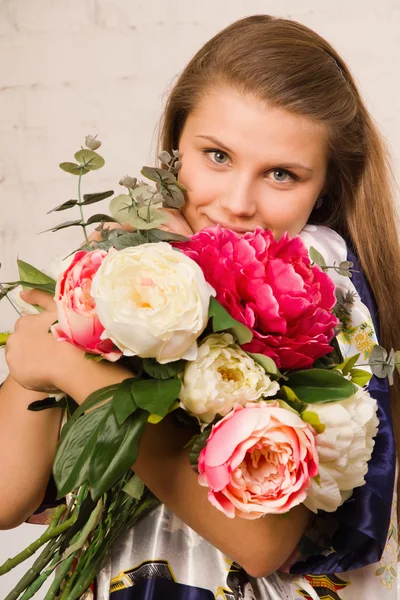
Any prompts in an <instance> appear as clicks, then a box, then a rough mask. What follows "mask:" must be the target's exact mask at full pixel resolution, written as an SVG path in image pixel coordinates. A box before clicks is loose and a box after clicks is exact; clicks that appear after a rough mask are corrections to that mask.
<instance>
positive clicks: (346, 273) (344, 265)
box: [334, 260, 353, 277]
mask: <svg viewBox="0 0 400 600" xmlns="http://www.w3.org/2000/svg"><path fill="white" fill-rule="evenodd" d="M352 266H353V263H352V262H350V261H349V260H343V261H342V262H341V263H339V266H338V267H337V266H335V267H334V270H335V271H336V273H338V275H343V277H351V276H352V273H351V268H352Z"/></svg>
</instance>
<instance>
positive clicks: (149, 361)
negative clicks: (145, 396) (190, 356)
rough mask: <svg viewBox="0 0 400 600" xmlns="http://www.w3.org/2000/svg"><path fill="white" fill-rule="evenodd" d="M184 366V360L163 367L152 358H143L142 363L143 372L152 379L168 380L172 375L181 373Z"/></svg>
mask: <svg viewBox="0 0 400 600" xmlns="http://www.w3.org/2000/svg"><path fill="white" fill-rule="evenodd" d="M185 364H186V361H185V360H176V361H175V362H170V363H166V364H164V365H160V363H159V362H157V361H156V360H155V359H154V358H144V359H143V361H142V365H143V370H144V371H145V373H147V375H150V377H153V378H154V379H170V378H171V377H173V376H174V375H177V374H178V373H182V371H183V370H184V368H185Z"/></svg>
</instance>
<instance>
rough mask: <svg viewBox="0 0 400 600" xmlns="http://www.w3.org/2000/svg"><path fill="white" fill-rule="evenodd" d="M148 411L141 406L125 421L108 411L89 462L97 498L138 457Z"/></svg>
mask: <svg viewBox="0 0 400 600" xmlns="http://www.w3.org/2000/svg"><path fill="white" fill-rule="evenodd" d="M147 417H148V413H147V412H146V411H144V410H137V411H136V412H135V413H134V414H133V415H131V416H130V417H129V418H128V419H127V420H126V421H125V422H124V423H123V425H119V424H118V422H117V420H116V418H115V415H114V412H113V411H112V412H110V413H109V414H108V415H107V419H106V420H105V423H104V425H105V426H104V428H103V429H102V431H101V433H100V435H99V437H98V439H97V443H96V448H95V451H94V452H93V454H92V456H91V459H90V463H89V470H88V475H89V484H90V487H91V494H92V497H93V500H97V498H99V497H100V496H101V494H103V493H104V492H106V491H107V490H109V489H110V488H111V487H112V486H113V485H114V483H116V481H118V479H120V477H122V476H123V475H124V474H125V473H126V471H128V469H130V468H131V467H132V465H133V464H134V462H135V461H136V458H137V455H138V450H139V444H140V440H141V438H142V435H143V432H144V430H145V428H146V423H147Z"/></svg>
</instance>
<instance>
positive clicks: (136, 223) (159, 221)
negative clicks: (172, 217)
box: [127, 207, 168, 231]
mask: <svg viewBox="0 0 400 600" xmlns="http://www.w3.org/2000/svg"><path fill="white" fill-rule="evenodd" d="M146 210H147V209H146ZM127 221H128V222H129V224H130V225H132V227H134V228H135V229H139V231H140V230H144V231H145V230H146V229H153V228H155V227H159V226H160V225H163V224H164V223H165V222H166V221H168V215H167V214H165V213H162V212H161V211H160V210H158V209H156V208H153V207H151V208H150V221H145V220H144V219H141V218H140V217H135V216H133V215H130V216H128V218H127Z"/></svg>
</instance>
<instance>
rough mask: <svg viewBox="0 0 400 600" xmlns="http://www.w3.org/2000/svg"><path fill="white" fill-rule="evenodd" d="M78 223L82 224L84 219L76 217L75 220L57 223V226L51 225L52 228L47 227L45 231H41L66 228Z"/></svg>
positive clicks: (45, 231)
mask: <svg viewBox="0 0 400 600" xmlns="http://www.w3.org/2000/svg"><path fill="white" fill-rule="evenodd" d="M77 225H81V226H82V221H81V220H80V219H76V220H75V221H64V223H60V224H59V225H56V226H55V227H50V229H45V230H44V231H41V232H40V233H47V232H48V231H53V232H54V231H59V230H60V229H66V228H67V227H76V226H77Z"/></svg>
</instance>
